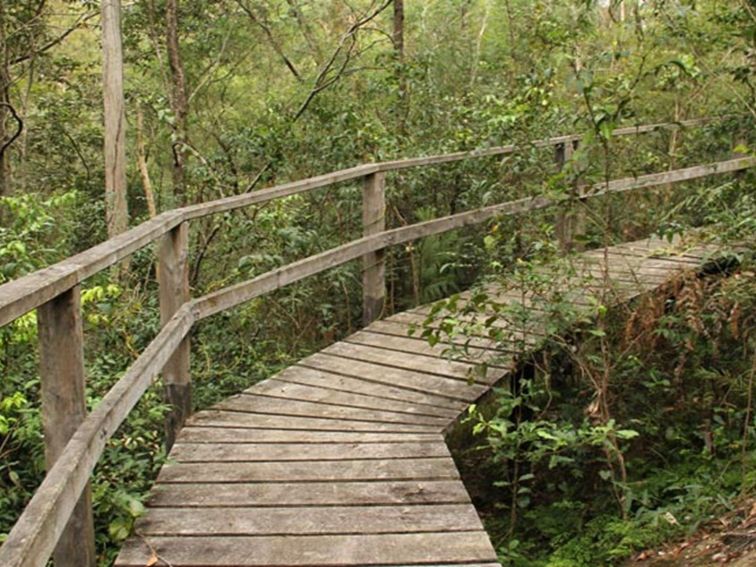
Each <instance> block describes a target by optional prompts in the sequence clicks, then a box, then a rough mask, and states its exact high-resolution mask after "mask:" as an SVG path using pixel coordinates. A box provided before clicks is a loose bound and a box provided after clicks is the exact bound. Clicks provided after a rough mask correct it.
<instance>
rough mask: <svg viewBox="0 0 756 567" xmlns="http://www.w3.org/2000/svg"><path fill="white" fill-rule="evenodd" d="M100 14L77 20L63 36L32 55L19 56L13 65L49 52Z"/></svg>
mask: <svg viewBox="0 0 756 567" xmlns="http://www.w3.org/2000/svg"><path fill="white" fill-rule="evenodd" d="M97 14H98V12H89V13H88V14H83V15H82V16H80V17H79V19H77V20H76V21H75V22H74V24H73V25H72V26H71V27H70V28H68V29H67V30H66V31H64V32H63V33H62V34H60V35H59V36H58V37H56V38H55V39H52V40H50V41H49V42H47V43H46V44H44V45H43V46H42V47H40V48H39V49H37V50H36V51H32V52H31V53H25V54H24V55H19V56H18V57H16V58H15V59H11V60H10V64H11V65H17V64H19V63H23V62H24V61H28V60H29V59H31V58H32V57H36V56H38V55H41V54H42V53H44V52H46V51H49V50H50V49H52V48H53V47H55V46H56V45H58V44H59V43H61V42H62V41H63V40H64V39H66V38H67V37H68V36H69V35H71V34H72V33H73V32H75V31H76V30H77V29H79V28H80V27H81V26H82V24H84V23H86V22H88V21H89V20H91V19H92V18H94V17H95V16H97Z"/></svg>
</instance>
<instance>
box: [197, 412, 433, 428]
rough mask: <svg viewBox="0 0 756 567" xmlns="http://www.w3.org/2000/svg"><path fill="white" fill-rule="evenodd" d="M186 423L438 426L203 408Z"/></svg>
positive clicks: (321, 426)
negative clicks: (203, 409)
mask: <svg viewBox="0 0 756 567" xmlns="http://www.w3.org/2000/svg"><path fill="white" fill-rule="evenodd" d="M188 424H189V425H204V426H215V427H236V428H238V427H249V428H254V429H297V430H303V431H372V432H375V433H381V432H391V433H438V429H439V428H438V426H429V425H409V424H406V423H381V422H376V421H355V420H348V419H324V418H315V417H291V416H275V415H265V414H257V413H249V412H235V411H221V410H205V411H203V412H200V413H198V414H195V415H194V416H192V418H191V419H190V420H189V423H188Z"/></svg>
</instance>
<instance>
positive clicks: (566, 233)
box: [554, 140, 581, 252]
mask: <svg viewBox="0 0 756 567" xmlns="http://www.w3.org/2000/svg"><path fill="white" fill-rule="evenodd" d="M577 147H578V140H567V141H566V142H562V143H560V144H557V145H556V146H554V161H556V165H557V169H558V170H559V171H562V170H564V166H565V164H566V163H567V162H568V161H569V160H570V159H572V154H573V153H574V151H575V150H576V149H577ZM570 206H571V205H569V204H565V205H562V208H561V209H560V210H559V211H558V213H557V219H556V227H555V229H556V236H557V239H558V240H559V248H560V249H561V250H562V251H564V252H569V251H570V250H572V249H573V248H575V232H576V230H580V228H579V226H580V224H581V221H580V219H578V216H579V213H576V212H575V211H573V210H570V209H567V208H565V207H570Z"/></svg>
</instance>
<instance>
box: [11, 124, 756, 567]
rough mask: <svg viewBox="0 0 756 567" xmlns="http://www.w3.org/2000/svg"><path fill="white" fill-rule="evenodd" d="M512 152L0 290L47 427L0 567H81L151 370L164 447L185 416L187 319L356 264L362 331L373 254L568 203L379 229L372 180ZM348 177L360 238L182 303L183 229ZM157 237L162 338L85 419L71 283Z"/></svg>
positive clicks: (589, 194) (70, 264) (641, 185)
mask: <svg viewBox="0 0 756 567" xmlns="http://www.w3.org/2000/svg"><path fill="white" fill-rule="evenodd" d="M707 121H709V120H708V119H699V120H691V121H686V122H683V123H674V124H653V125H647V126H638V127H632V128H624V129H620V130H616V131H615V132H614V135H619V136H622V135H632V134H641V133H645V132H651V131H654V130H657V129H660V128H677V127H680V126H696V125H700V124H702V123H704V122H707ZM579 139H580V136H578V135H567V136H561V137H556V138H550V139H546V140H539V141H536V142H534V144H535V145H537V146H541V147H548V146H554V147H555V148H556V149H557V160H558V161H559V160H560V156H561V158H562V159H563V158H564V154H565V148H566V147H568V146H569V147H572V146H573V145H574V144H575V143H576V142H577V141H578V140H579ZM514 150H515V147H514V146H503V147H497V148H490V149H486V150H481V151H474V152H458V153H454V154H446V155H438V156H430V157H422V158H414V159H407V160H399V161H390V162H383V163H375V164H367V165H361V166H358V167H354V168H351V169H345V170H342V171H337V172H333V173H329V174H325V175H321V176H318V177H313V178H309V179H305V180H302V181H296V182H292V183H287V184H284V185H279V186H276V187H272V188H269V189H263V190H260V191H257V192H254V193H249V194H244V195H238V196H233V197H227V198H224V199H219V200H216V201H212V202H209V203H203V204H198V205H192V206H188V207H183V208H180V209H175V210H172V211H168V212H165V213H163V214H161V215H159V216H157V217H155V218H154V219H152V220H149V221H147V222H145V223H143V224H141V225H139V226H137V227H135V228H133V229H131V230H129V231H128V232H125V233H123V234H121V235H119V236H117V237H115V238H112V239H110V240H108V241H106V242H104V243H102V244H99V245H97V246H95V247H93V248H91V249H89V250H87V251H85V252H82V253H80V254H77V255H76V256H73V257H71V258H68V259H66V260H63V261H62V262H59V263H57V264H55V265H53V266H50V267H49V268H45V269H42V270H39V271H37V272H34V273H32V274H29V275H27V276H24V277H22V278H19V279H18V280H15V281H12V282H9V283H7V284H5V285H3V286H0V325H4V324H7V323H9V322H11V321H13V320H14V319H16V318H18V317H20V316H21V315H23V314H24V313H26V312H28V311H30V310H32V309H35V308H37V309H38V320H39V330H40V333H39V344H40V364H41V383H42V412H43V416H44V418H43V422H44V423H46V424H52V425H51V426H48V427H46V428H45V443H46V456H47V458H48V474H47V476H46V477H45V479H44V481H43V482H42V484H41V485H40V487H39V489H38V490H37V491H36V493H35V494H34V496H33V498H32V500H31V501H30V503H29V504H28V506H27V507H26V508H25V510H24V512H23V513H22V515H21V517H20V518H19V520H18V522H17V523H16V525H15V526H14V528H13V530H12V531H11V533H10V534H9V536H8V538H7V540H6V541H5V543H4V544H3V546H2V547H1V548H0V565H3V566H6V567H21V566H24V567H26V566H40V567H41V566H44V565H45V564H46V563H47V561H48V559H49V557H50V556H51V555H52V553H53V551H54V550H55V548H56V545H57V546H58V549H57V551H56V553H55V556H56V560H57V561H58V563H59V564H60V566H62V565H83V564H84V563H85V562H84V561H82V559H81V558H82V557H83V554H85V553H86V549H84V548H86V546H87V545H86V542H87V541H89V540H91V532H92V522H91V510H90V509H89V506H88V502H89V500H88V482H89V477H90V475H91V474H92V471H93V469H94V467H95V465H96V463H97V461H98V459H99V457H100V456H101V454H102V452H103V450H104V448H105V444H106V443H107V441H108V439H110V437H111V436H112V435H113V433H114V432H115V431H116V429H117V428H118V427H119V426H120V424H121V423H123V421H124V419H125V418H126V417H127V416H128V414H129V412H130V411H131V410H132V408H133V407H134V405H135V404H136V403H137V402H138V401H139V399H140V398H141V396H142V395H143V394H144V392H145V391H146V390H147V388H148V387H149V386H150V385H151V384H152V382H153V380H154V378H155V376H157V375H158V374H161V373H162V375H163V380H164V383H165V386H166V395H167V398H168V402H169V403H170V404H171V405H172V406H173V411H172V414H171V416H170V418H169V427H168V437H169V439H168V443H169V444H170V443H171V442H172V439H173V438H175V434H176V432H177V431H178V429H179V428H180V427H181V425H182V424H183V421H184V419H185V417H186V416H187V415H188V414H189V412H190V408H191V394H190V391H191V386H190V377H189V340H188V335H189V332H190V331H191V329H192V327H193V325H194V324H195V323H196V322H198V321H200V320H202V319H204V318H206V317H209V316H211V315H214V314H216V313H219V312H221V311H224V310H227V309H230V308H232V307H235V306H238V305H240V304H242V303H245V302H247V301H249V300H251V299H253V298H255V297H258V296H260V295H262V294H265V293H268V292H270V291H273V290H276V289H279V288H281V287H283V286H286V285H288V284H290V283H293V282H296V281H299V280H302V279H304V278H306V277H308V276H311V275H314V274H318V273H320V272H323V271H325V270H328V269H330V268H333V267H335V266H338V265H341V264H344V263H346V262H349V261H352V260H355V259H358V258H363V260H364V272H363V284H364V289H363V312H364V319H365V322H370V321H371V320H373V319H375V318H377V317H378V316H379V315H380V313H381V311H382V306H383V295H384V288H385V286H384V281H383V280H384V264H383V257H382V251H383V250H385V249H386V248H387V247H389V246H392V245H396V244H400V243H404V242H408V241H411V240H415V239H418V238H422V237H426V236H430V235H434V234H439V233H443V232H446V231H449V230H452V229H456V228H460V227H463V226H468V225H472V224H478V223H481V222H484V221H486V220H488V219H491V218H493V217H497V216H505V215H516V214H521V213H524V212H528V211H534V210H539V209H545V208H547V207H553V206H555V205H559V204H562V203H564V202H565V201H568V200H569V199H571V197H559V198H555V197H545V196H537V197H530V198H524V199H519V200H516V201H510V202H506V203H501V204H497V205H492V206H488V207H484V208H480V209H476V210H473V211H467V212H463V213H458V214H454V215H449V216H446V217H442V218H438V219H434V220H429V221H426V222H421V223H417V224H413V225H409V226H404V227H401V228H395V229H391V230H385V222H384V210H385V195H384V177H385V174H386V173H387V172H390V171H396V170H400V169H406V168H410V167H420V166H429V165H436V164H441V163H447V162H452V161H461V160H466V159H472V158H478V157H484V156H493V155H501V154H507V153H511V152H513V151H514ZM754 165H756V158H752V157H739V158H735V159H731V160H727V161H722V162H718V163H712V164H707V165H699V166H695V167H690V168H687V169H680V170H675V171H668V172H664V173H656V174H650V175H643V176H640V177H632V178H626V179H618V180H614V181H609V182H605V183H600V184H596V185H592V186H584V187H581V188H580V191H579V197H578V198H579V199H580V200H587V199H591V198H595V197H599V196H604V195H609V194H614V193H622V192H625V191H631V190H637V189H645V188H651V187H657V186H666V185H668V184H671V183H675V182H680V181H685V180H692V179H698V178H702V177H706V176H709V175H713V174H720V173H727V172H735V171H740V170H744V169H747V168H750V167H753V166H754ZM359 178H362V179H364V193H363V230H364V236H363V237H362V238H360V239H357V240H354V241H352V242H349V243H347V244H343V245H341V246H338V247H336V248H333V249H330V250H328V251H325V252H322V253H320V254H316V255H314V256H310V257H308V258H304V259H302V260H299V261H296V262H293V263H291V264H288V265H286V266H283V267H280V268H278V269H275V270H272V271H270V272H267V273H265V274H262V275H260V276H257V277H256V278H253V279H251V280H248V281H245V282H242V283H239V284H236V285H233V286H230V287H227V288H224V289H221V290H218V291H216V292H213V293H211V294H208V295H205V296H203V297H199V298H195V299H191V298H190V297H189V285H188V275H187V274H188V270H187V256H188V238H187V235H188V228H187V223H188V222H190V221H191V220H193V219H197V218H201V217H204V216H208V215H212V214H216V213H220V212H226V211H230V210H234V209H239V208H242V207H247V206H250V205H255V204H260V203H264V202H266V201H270V200H273V199H277V198H281V197H286V196H290V195H295V194H298V193H304V192H307V191H311V190H314V189H316V188H320V187H326V186H329V185H333V184H335V183H339V182H343V181H348V180H353V179H359ZM157 240H159V241H160V246H159V249H158V280H159V284H160V308H161V322H162V329H161V331H160V332H159V333H158V335H157V336H156V337H155V339H154V340H153V341H152V342H151V343H150V344H149V346H148V347H147V348H146V349H145V350H144V352H143V353H142V354H141V355H140V356H139V357H138V358H137V360H136V361H135V362H134V363H133V364H132V365H131V367H129V369H128V370H127V371H126V373H125V374H124V376H123V377H122V378H121V379H120V380H118V382H117V383H116V384H115V385H114V386H113V387H112V388H111V389H110V390H109V391H108V393H107V394H106V395H105V397H104V398H103V399H102V401H101V402H100V403H99V404H98V406H97V407H96V408H95V409H94V410H93V411H92V412H91V413H89V414H88V415H85V410H84V366H83V355H82V344H83V331H82V324H81V314H80V288H79V284H80V283H81V282H82V281H83V280H84V279H86V278H87V277H90V276H92V275H94V274H95V273H97V272H99V271H101V270H103V269H105V268H107V267H108V266H111V265H113V264H115V263H117V262H119V261H120V260H123V259H124V258H126V257H128V256H129V255H130V254H132V253H134V252H135V251H137V250H139V249H140V248H142V247H144V246H146V245H147V244H149V243H151V242H154V241H157ZM77 554H78V555H77ZM60 566H59V567H60Z"/></svg>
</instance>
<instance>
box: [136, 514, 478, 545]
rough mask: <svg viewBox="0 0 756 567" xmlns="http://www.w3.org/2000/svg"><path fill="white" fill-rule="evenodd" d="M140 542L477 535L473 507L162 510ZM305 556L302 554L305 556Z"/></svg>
mask: <svg viewBox="0 0 756 567" xmlns="http://www.w3.org/2000/svg"><path fill="white" fill-rule="evenodd" d="M136 529H137V530H138V531H139V533H140V534H143V535H144V536H150V537H154V536H172V535H180V536H203V537H208V536H261V535H262V536H265V535H326V534H342V535H343V534H353V533H354V532H355V531H356V530H359V533H361V534H386V533H394V534H395V533H422V532H469V531H480V530H482V529H483V527H482V526H481V525H480V520H479V519H478V514H477V513H476V512H475V508H474V507H473V506H472V504H469V503H468V504H437V505H433V504H431V505H424V506H370V507H362V506H328V507H303V508H296V507H285V508H265V509H259V508H254V507H249V508H237V509H235V510H234V511H233V513H230V514H229V511H228V510H225V509H221V508H211V509H206V510H202V511H201V513H198V511H197V510H196V509H194V508H162V509H156V510H154V511H151V513H150V515H149V516H147V517H146V518H144V519H142V520H139V521H138V523H137V526H136ZM303 551H305V550H303Z"/></svg>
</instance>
